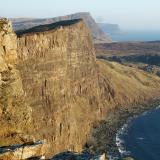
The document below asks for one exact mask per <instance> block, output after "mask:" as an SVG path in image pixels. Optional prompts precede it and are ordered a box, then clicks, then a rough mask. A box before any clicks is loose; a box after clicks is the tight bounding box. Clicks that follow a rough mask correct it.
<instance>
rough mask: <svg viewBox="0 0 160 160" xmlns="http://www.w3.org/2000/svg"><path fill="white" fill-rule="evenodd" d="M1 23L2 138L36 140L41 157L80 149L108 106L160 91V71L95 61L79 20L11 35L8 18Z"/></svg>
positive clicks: (147, 97) (139, 99) (151, 96)
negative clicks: (41, 147) (42, 143)
mask: <svg viewBox="0 0 160 160" xmlns="http://www.w3.org/2000/svg"><path fill="white" fill-rule="evenodd" d="M0 24H1V25H0V29H1V30H0V33H1V34H0V35H1V36H0V49H1V50H0V60H1V65H0V89H1V92H0V118H1V119H0V125H1V126H2V128H3V130H1V132H0V137H1V141H0V142H1V145H9V144H21V143H24V142H28V141H34V142H36V141H38V140H41V141H45V143H46V147H45V150H44V151H43V155H45V156H46V157H50V156H53V155H55V154H57V153H60V152H64V151H66V150H68V151H72V152H81V151H82V150H83V148H84V146H85V145H86V142H87V140H88V138H89V137H90V135H91V134H92V128H93V127H94V125H95V123H96V122H99V121H100V120H105V119H106V116H108V115H109V113H110V112H111V111H112V110H116V109H117V108H123V106H126V107H128V106H133V105H136V104H138V103H147V102H148V101H150V100H154V99H156V98H159V95H160V78H159V77H158V76H155V75H150V74H148V73H145V72H144V71H139V70H138V69H135V68H132V67H128V66H124V65H121V64H119V63H114V62H108V61H99V60H96V55H95V51H94V45H93V42H92V36H91V33H90V30H89V29H88V27H86V25H85V23H84V22H83V20H74V21H73V20H71V21H62V22H59V23H55V24H50V25H41V26H39V27H35V28H32V29H29V30H27V31H25V32H19V34H18V35H17V37H16V35H15V34H14V33H13V31H12V28H11V26H10V24H9V22H8V21H7V20H1V23H0ZM55 26H56V27H55ZM15 62H16V63H15ZM13 75H14V77H12V76H13ZM133 86H134V87H133ZM17 128H18V129H17ZM106 132H108V131H106ZM28 153H30V152H28ZM0 156H1V154H0ZM12 156H13V157H14V156H16V155H13V154H12Z"/></svg>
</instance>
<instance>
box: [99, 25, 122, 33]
mask: <svg viewBox="0 0 160 160" xmlns="http://www.w3.org/2000/svg"><path fill="white" fill-rule="evenodd" d="M98 26H99V27H100V28H101V29H102V31H103V32H104V33H108V34H109V35H116V34H123V31H122V30H121V29H120V27H119V25H118V24H110V23H98Z"/></svg>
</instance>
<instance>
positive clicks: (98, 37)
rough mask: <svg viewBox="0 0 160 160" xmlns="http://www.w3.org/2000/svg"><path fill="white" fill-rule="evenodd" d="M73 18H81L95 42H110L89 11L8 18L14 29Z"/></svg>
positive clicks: (23, 28)
mask: <svg viewBox="0 0 160 160" xmlns="http://www.w3.org/2000/svg"><path fill="white" fill-rule="evenodd" d="M74 19H83V20H84V22H85V23H86V25H87V26H88V27H89V29H90V30H91V32H92V37H93V39H94V42H95V43H108V42H111V38H110V37H109V36H108V35H106V33H104V32H103V31H102V30H101V29H100V28H99V26H98V25H97V24H96V22H95V21H94V19H93V18H92V16H91V15H90V13H88V12H80V13H75V14H71V15H66V16H60V17H55V18H45V19H30V18H29V19H27V18H26V19H25V18H17V19H10V20H11V21H12V23H13V28H14V30H15V31H17V30H26V29H29V28H32V27H35V26H39V25H44V24H50V23H55V22H59V21H65V20H74Z"/></svg>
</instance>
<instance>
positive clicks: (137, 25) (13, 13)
mask: <svg viewBox="0 0 160 160" xmlns="http://www.w3.org/2000/svg"><path fill="white" fill-rule="evenodd" d="M4 6H7V7H4ZM159 6H160V1H158V0H152V1H149V2H146V0H141V1H139V0H135V1H134V2H128V0H121V1H118V2H117V1H116V0H112V1H110V0H101V1H98V0H95V1H91V0H88V1H85V0H81V1H76V2H75V1H74V0H68V1H64V0H59V1H58V0H45V1H43V0H34V1H33V0H23V1H21V0H13V1H11V0H5V1H4V0H2V2H1V6H0V16H1V17H6V18H54V17H58V16H64V15H68V14H74V13H77V12H89V13H90V14H91V15H92V16H93V18H94V19H95V20H96V22H101V23H103V22H105V23H111V24H118V25H119V26H120V28H122V29H127V30H128V29H129V30H133V29H134V30H160V22H159V21H158V18H159V15H160V11H159Z"/></svg>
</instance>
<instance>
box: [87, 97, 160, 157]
mask: <svg viewBox="0 0 160 160" xmlns="http://www.w3.org/2000/svg"><path fill="white" fill-rule="evenodd" d="M159 105H160V99H154V100H150V101H147V102H145V103H142V104H135V105H133V106H130V107H128V106H127V107H126V106H124V107H119V108H117V109H115V110H112V111H110V113H109V114H108V115H107V118H106V120H103V121H100V122H98V124H95V127H94V128H93V130H92V135H91V137H90V139H89V141H88V143H87V145H86V150H88V151H89V152H91V153H99V154H100V153H106V154H107V155H108V158H109V157H117V159H118V160H119V158H122V157H121V155H120V153H119V150H118V147H117V145H116V134H117V132H118V130H119V129H120V128H121V127H122V126H123V125H124V124H125V123H127V122H128V120H129V119H131V118H134V117H137V116H139V115H141V114H142V113H144V112H146V111H149V110H152V109H154V108H156V107H157V106H159ZM125 158H126V159H127V158H128V157H125Z"/></svg>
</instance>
